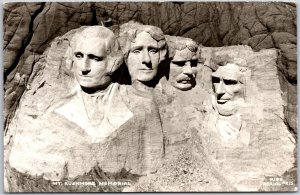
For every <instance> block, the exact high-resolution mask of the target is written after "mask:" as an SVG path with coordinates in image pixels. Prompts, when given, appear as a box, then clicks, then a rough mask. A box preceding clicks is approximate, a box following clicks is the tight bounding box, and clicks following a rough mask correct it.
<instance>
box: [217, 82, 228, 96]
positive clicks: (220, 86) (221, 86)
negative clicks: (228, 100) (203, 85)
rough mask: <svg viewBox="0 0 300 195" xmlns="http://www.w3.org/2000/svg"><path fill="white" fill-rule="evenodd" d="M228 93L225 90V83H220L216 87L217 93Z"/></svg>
mask: <svg viewBox="0 0 300 195" xmlns="http://www.w3.org/2000/svg"><path fill="white" fill-rule="evenodd" d="M225 92H226V90H225V84H224V82H223V81H220V83H219V84H218V85H217V87H216V93H217V94H224V93H225Z"/></svg>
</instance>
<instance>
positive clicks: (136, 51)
mask: <svg viewBox="0 0 300 195" xmlns="http://www.w3.org/2000/svg"><path fill="white" fill-rule="evenodd" d="M140 52H141V51H140V50H138V49H136V50H133V51H132V52H131V53H134V54H138V53H140Z"/></svg>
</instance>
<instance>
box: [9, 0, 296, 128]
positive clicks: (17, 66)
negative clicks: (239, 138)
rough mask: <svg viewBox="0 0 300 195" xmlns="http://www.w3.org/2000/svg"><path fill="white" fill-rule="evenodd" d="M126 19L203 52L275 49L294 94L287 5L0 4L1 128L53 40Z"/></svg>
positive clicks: (291, 19)
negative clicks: (0, 26)
mask: <svg viewBox="0 0 300 195" xmlns="http://www.w3.org/2000/svg"><path fill="white" fill-rule="evenodd" d="M132 19H135V20H137V21H139V22H142V23H144V24H150V25H155V26H158V27H161V28H162V30H163V31H164V33H166V34H170V35H178V36H185V37H189V38H192V39H194V40H195V41H198V42H199V43H201V44H203V45H205V46H222V45H237V44H247V45H250V46H251V47H252V48H253V49H255V50H259V49H263V48H278V49H279V50H280V51H281V52H282V67H281V68H279V70H280V71H281V72H282V73H283V76H284V77H285V78H286V79H287V81H288V82H289V83H291V84H292V85H293V86H291V88H293V90H292V91H295V90H296V87H295V85H296V84H297V79H296V72H297V71H296V70H297V67H296V6H295V4H292V3H279V2H278V3H277V2H276V3H249V2H247V3H193V2H191V3H187V2H186V3H180V2H178V3H177V2H175V3H113V2H109V3H108V2H106V3H104V2H103V3H102V2H101V3H100V2H97V3H92V2H86V3H60V2H54V3H6V4H4V71H5V85H4V88H5V111H4V119H5V120H4V121H5V124H6V123H7V119H9V118H11V116H13V114H14V110H15V109H16V107H17V104H18V102H19V98H20V96H21V95H22V93H23V91H24V89H25V87H26V84H27V80H28V77H29V76H30V74H31V73H32V69H33V66H35V63H36V61H38V59H39V56H40V55H41V54H42V53H43V51H44V50H45V49H46V48H47V47H48V46H49V44H50V42H51V41H52V40H53V39H54V38H55V37H56V36H60V35H62V34H64V33H66V32H68V31H69V30H71V29H74V28H77V27H80V26H82V25H95V24H106V25H111V24H117V25H118V24H122V23H125V22H128V21H129V20H132ZM289 91H291V90H289ZM289 95H290V96H293V93H291V94H289ZM293 97H294V96H293ZM288 105H289V106H287V110H289V114H288V115H289V116H291V115H292V116H293V118H295V117H294V116H295V115H296V113H295V112H294V111H293V110H292V109H290V108H289V107H292V106H294V104H290V103H288ZM292 121H294V120H292ZM292 121H289V122H291V124H290V126H291V127H293V128H294V127H295V126H296V124H295V123H294V122H292Z"/></svg>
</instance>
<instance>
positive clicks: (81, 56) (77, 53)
mask: <svg viewBox="0 0 300 195" xmlns="http://www.w3.org/2000/svg"><path fill="white" fill-rule="evenodd" d="M74 55H75V57H76V58H83V53H81V52H75V53H74Z"/></svg>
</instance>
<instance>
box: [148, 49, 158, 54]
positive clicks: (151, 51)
mask: <svg viewBox="0 0 300 195" xmlns="http://www.w3.org/2000/svg"><path fill="white" fill-rule="evenodd" d="M157 52H158V49H150V50H149V53H153V54H156V53H157Z"/></svg>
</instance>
